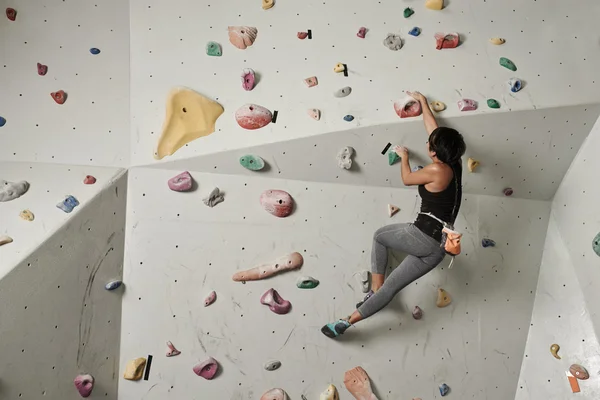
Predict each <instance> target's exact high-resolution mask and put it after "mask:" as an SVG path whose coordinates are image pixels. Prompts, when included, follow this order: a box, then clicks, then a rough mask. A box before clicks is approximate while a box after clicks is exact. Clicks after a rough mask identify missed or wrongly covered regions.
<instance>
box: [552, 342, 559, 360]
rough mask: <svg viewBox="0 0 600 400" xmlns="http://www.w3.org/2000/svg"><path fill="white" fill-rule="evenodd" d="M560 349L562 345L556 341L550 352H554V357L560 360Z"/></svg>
mask: <svg viewBox="0 0 600 400" xmlns="http://www.w3.org/2000/svg"><path fill="white" fill-rule="evenodd" d="M559 350H560V346H559V345H557V344H556V343H554V344H553V345H552V346H550V353H552V355H553V356H554V358H556V359H558V360H560V356H559V355H558V351H559Z"/></svg>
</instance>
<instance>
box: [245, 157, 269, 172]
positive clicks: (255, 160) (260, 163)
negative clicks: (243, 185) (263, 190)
mask: <svg viewBox="0 0 600 400" xmlns="http://www.w3.org/2000/svg"><path fill="white" fill-rule="evenodd" d="M240 165H241V166H242V167H244V168H246V169H249V170H250V171H260V170H261V169H263V168H264V167H265V161H264V160H263V159H262V158H260V157H259V156H255V155H252V154H246V155H245V156H242V157H240Z"/></svg>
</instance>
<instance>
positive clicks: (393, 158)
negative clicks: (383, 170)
mask: <svg viewBox="0 0 600 400" xmlns="http://www.w3.org/2000/svg"><path fill="white" fill-rule="evenodd" d="M398 161H400V156H399V155H398V153H396V152H395V151H394V150H393V149H392V150H390V151H389V152H388V164H389V165H394V164H396V163H397V162H398Z"/></svg>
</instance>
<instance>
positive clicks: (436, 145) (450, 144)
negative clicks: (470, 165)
mask: <svg viewBox="0 0 600 400" xmlns="http://www.w3.org/2000/svg"><path fill="white" fill-rule="evenodd" d="M429 149H430V150H431V151H435V154H436V156H437V158H438V160H440V161H441V162H443V163H446V164H452V163H455V162H457V161H458V160H459V159H460V158H461V157H462V156H463V154H465V151H467V145H466V144H465V140H464V139H463V137H462V135H461V134H460V133H458V131H457V130H456V129H452V128H445V127H439V128H436V129H434V130H433V132H431V135H429Z"/></svg>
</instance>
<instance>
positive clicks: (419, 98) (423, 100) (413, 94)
mask: <svg viewBox="0 0 600 400" xmlns="http://www.w3.org/2000/svg"><path fill="white" fill-rule="evenodd" d="M406 93H407V94H408V95H409V96H411V97H412V98H413V99H415V100H417V101H418V102H419V103H424V104H426V103H427V99H426V98H425V96H423V95H422V94H421V93H420V92H406Z"/></svg>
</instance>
